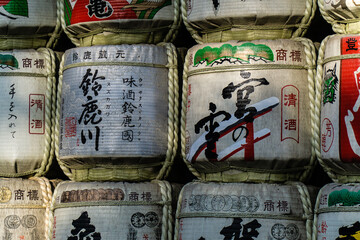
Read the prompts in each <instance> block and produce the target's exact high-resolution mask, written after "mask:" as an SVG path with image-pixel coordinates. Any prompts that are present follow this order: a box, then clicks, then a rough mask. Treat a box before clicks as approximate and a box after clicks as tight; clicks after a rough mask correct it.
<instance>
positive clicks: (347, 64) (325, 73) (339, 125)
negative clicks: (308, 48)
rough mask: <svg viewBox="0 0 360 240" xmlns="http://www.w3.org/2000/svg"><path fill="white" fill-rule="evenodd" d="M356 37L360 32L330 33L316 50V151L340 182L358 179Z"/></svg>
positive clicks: (358, 59)
mask: <svg viewBox="0 0 360 240" xmlns="http://www.w3.org/2000/svg"><path fill="white" fill-rule="evenodd" d="M359 40H360V36H359V35H333V36H329V37H327V38H326V39H325V40H324V41H323V42H322V44H321V46H320V50H319V60H318V63H319V64H318V72H317V77H316V85H317V88H316V91H317V94H316V97H317V99H316V104H317V106H319V107H317V108H316V110H317V112H316V115H317V116H319V117H317V118H316V119H318V121H317V122H318V123H317V125H318V126H319V127H318V128H317V129H318V131H317V132H316V135H317V136H318V137H316V149H317V150H316V152H317V153H318V159H319V162H320V163H321V165H322V166H323V168H324V169H325V171H326V172H327V174H328V175H329V176H330V177H331V178H332V179H333V180H334V181H339V182H359V181H360V170H359V166H360V164H359V162H360V151H359V150H360V147H359V144H358V142H359V141H358V135H359V133H360V128H359V124H357V121H358V119H359V117H360V114H359V112H358V109H359V100H358V99H359V95H360V93H359V92H360V90H359V88H358V85H359V71H360V55H359V53H360V51H359V49H358V41H359ZM320 109H321V114H320Z"/></svg>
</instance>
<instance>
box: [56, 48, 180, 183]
mask: <svg viewBox="0 0 360 240" xmlns="http://www.w3.org/2000/svg"><path fill="white" fill-rule="evenodd" d="M168 54H170V53H169V52H168V51H167V48H166V47H160V46H152V45H118V46H96V47H83V48H75V49H71V50H68V51H66V53H65V56H64V61H63V66H64V70H63V73H62V79H63V81H62V92H61V94H62V95H61V118H60V136H59V138H60V140H59V141H60V143H59V149H60V150H59V159H60V161H61V162H62V163H63V164H65V165H66V166H68V167H69V168H71V169H89V168H94V167H99V168H119V169H121V168H124V171H126V168H132V169H136V168H142V167H144V168H146V167H148V168H152V167H154V169H155V172H152V173H150V176H146V175H145V174H143V175H142V174H138V173H137V172H136V173H134V177H137V178H138V179H140V178H142V179H148V178H155V177H156V176H157V174H158V173H157V172H156V171H158V170H159V168H161V167H162V164H163V161H164V160H165V158H166V157H165V155H166V153H167V151H172V149H169V143H171V144H172V141H176V140H174V139H175V138H174V135H173V134H172V132H170V131H172V129H170V130H169V126H170V125H169V124H168V118H169V117H173V116H172V114H173V113H171V112H170V113H169V114H168V112H169V109H170V111H172V112H173V111H174V105H173V96H174V94H175V93H174V91H175V89H174V88H170V87H172V86H173V82H172V79H171V78H173V77H174V75H171V73H170V74H169V69H168V67H170V65H168V57H169V55H168ZM171 54H173V53H171ZM169 99H170V100H171V101H170V103H169ZM171 124H173V123H171ZM169 134H170V136H169ZM168 136H169V137H168ZM169 156H172V153H171V154H170V155H169ZM167 160H169V159H167ZM164 167H165V168H166V167H168V166H167V165H165V166H164ZM156 169H157V170H156ZM149 171H150V170H149ZM74 177H75V176H74ZM104 178H106V176H104ZM78 179H79V178H78ZM123 179H126V177H124V178H123ZM102 180H106V179H102Z"/></svg>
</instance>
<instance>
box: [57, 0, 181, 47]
mask: <svg viewBox="0 0 360 240" xmlns="http://www.w3.org/2000/svg"><path fill="white" fill-rule="evenodd" d="M58 1H59V4H60V6H61V7H60V8H61V11H62V12H61V16H62V17H61V25H62V28H63V29H64V31H65V32H66V34H67V35H68V37H69V38H70V39H71V41H72V42H73V43H74V44H75V45H76V46H93V45H107V44H140V43H152V44H155V43H159V42H169V41H172V40H173V39H174V38H175V36H176V33H177V29H178V28H179V24H180V10H179V8H180V6H179V5H180V4H179V0H142V1H137V0H120V1H118V0H100V1H90V2H89V1H84V0H71V1H70V0H58Z"/></svg>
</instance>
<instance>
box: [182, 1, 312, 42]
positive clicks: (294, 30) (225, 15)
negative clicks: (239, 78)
mask: <svg viewBox="0 0 360 240" xmlns="http://www.w3.org/2000/svg"><path fill="white" fill-rule="evenodd" d="M315 9H316V1H315V0H300V1H299V0H276V1H237V0H228V1H224V0H213V1H208V0H196V1H195V0H182V1H181V11H182V17H183V19H184V23H185V26H186V28H187V29H188V31H189V32H190V33H191V35H192V36H193V38H194V39H195V40H196V41H197V42H198V43H206V42H225V41H229V40H241V41H250V40H256V39H278V38H292V37H299V36H302V35H304V34H305V32H306V30H307V28H308V27H309V25H310V21H311V20H312V18H313V16H314V13H315Z"/></svg>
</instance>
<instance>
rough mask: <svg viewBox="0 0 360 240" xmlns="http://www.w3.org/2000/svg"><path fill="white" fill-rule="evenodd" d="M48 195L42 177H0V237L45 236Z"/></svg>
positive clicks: (48, 191) (44, 180)
mask: <svg viewBox="0 0 360 240" xmlns="http://www.w3.org/2000/svg"><path fill="white" fill-rule="evenodd" d="M51 196H52V193H51V190H50V184H49V181H48V180H47V179H45V178H34V179H31V180H25V179H18V178H11V179H0V222H1V224H2V225H1V226H2V227H1V228H0V235H1V236H2V239H4V240H5V239H6V240H8V239H9V240H12V239H31V240H35V239H46V237H45V236H46V234H47V231H48V221H49V214H50V202H51Z"/></svg>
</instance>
